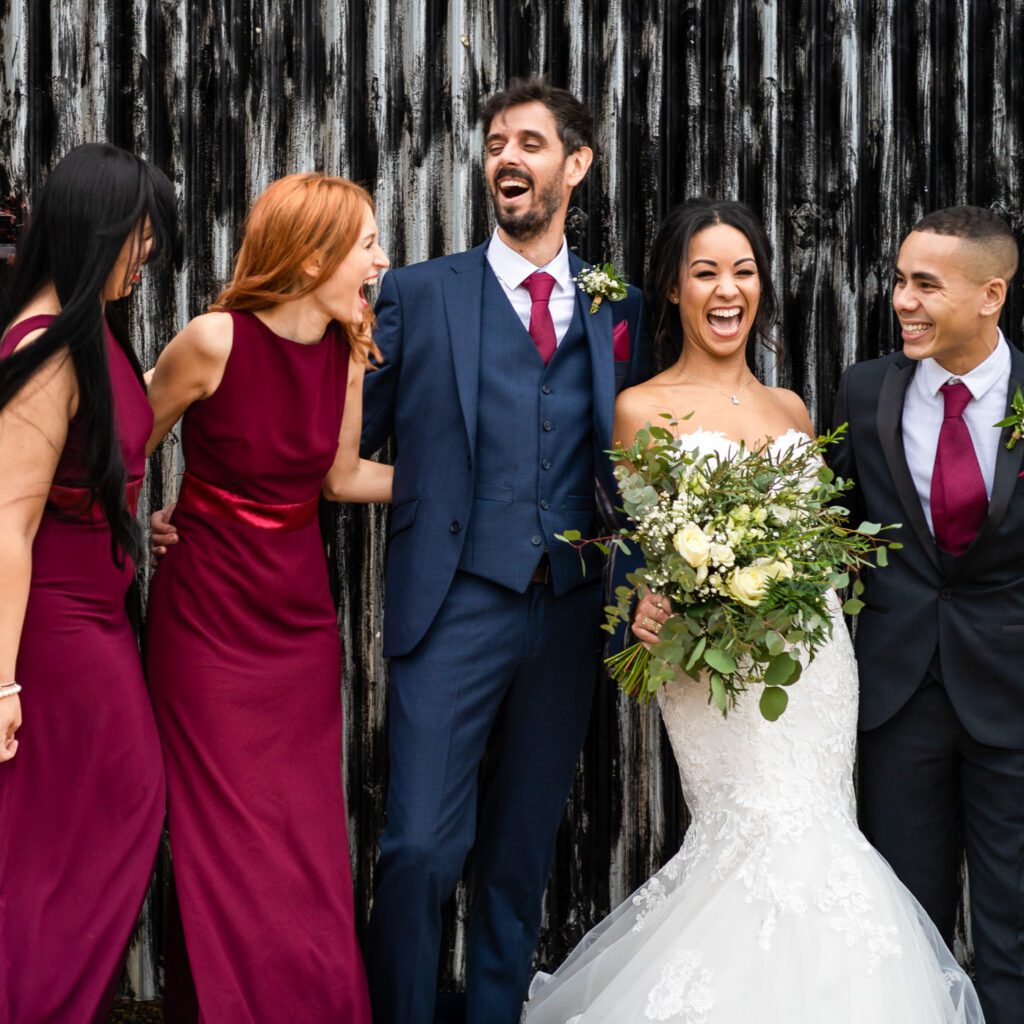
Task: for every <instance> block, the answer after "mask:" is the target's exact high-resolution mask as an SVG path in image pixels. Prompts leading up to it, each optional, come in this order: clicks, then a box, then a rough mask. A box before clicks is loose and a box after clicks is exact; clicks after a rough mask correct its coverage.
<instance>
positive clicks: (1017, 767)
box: [859, 676, 1024, 1024]
mask: <svg viewBox="0 0 1024 1024" xmlns="http://www.w3.org/2000/svg"><path fill="white" fill-rule="evenodd" d="M859 761H860V790H859V803H860V814H861V824H862V825H863V828H864V832H865V834H866V835H867V837H868V839H870V840H871V842H872V843H873V844H874V846H875V847H876V848H877V849H878V851H879V852H880V853H881V854H882V856H883V857H885V859H886V860H887V861H888V862H889V864H890V865H891V866H892V869H893V870H894V871H895V872H896V875H897V876H898V877H899V879H900V881H902V882H903V884H904V885H906V887H907V888H908V889H909V890H910V891H911V892H912V893H913V894H914V895H915V896H916V897H917V899H918V902H920V904H921V905H922V906H923V907H924V909H925V910H926V911H927V912H928V915H929V917H931V919H932V920H933V921H934V922H935V925H936V927H937V928H938V929H939V931H940V932H941V933H942V937H943V938H944V939H945V940H946V942H947V943H948V944H949V946H950V949H952V944H953V930H954V928H955V925H956V911H957V905H958V903H959V900H960V877H959V867H960V850H961V845H960V834H961V833H962V836H963V843H964V847H965V851H966V854H967V875H968V888H969V891H970V899H971V935H972V938H973V940H974V953H975V981H976V984H977V988H978V997H979V998H980V1000H981V1006H982V1009H983V1010H984V1012H985V1021H986V1024H1021V1022H1022V1021H1024V750H1003V749H1001V748H998V747H989V746H986V745H985V744H982V743H979V742H978V741H977V740H975V739H973V738H972V737H971V736H970V734H969V733H968V732H967V730H966V729H964V727H963V725H961V723H960V720H959V718H958V717H957V714H956V711H955V710H954V709H953V705H952V704H951V703H950V701H949V697H948V696H947V695H946V691H945V689H944V687H943V685H942V683H941V681H940V680H939V679H938V678H936V677H935V676H930V677H929V678H928V679H926V680H925V683H924V685H923V686H922V687H921V689H919V690H918V691H917V693H915V694H914V696H913V697H912V698H911V699H910V700H909V701H908V703H907V704H906V706H905V707H903V708H902V709H901V710H900V711H899V712H897V714H896V715H895V716H893V718H891V719H890V720H889V721H888V722H886V723H884V724H883V725H881V726H879V727H878V728H877V729H872V730H871V731H869V732H862V733H861V734H860V757H859Z"/></svg>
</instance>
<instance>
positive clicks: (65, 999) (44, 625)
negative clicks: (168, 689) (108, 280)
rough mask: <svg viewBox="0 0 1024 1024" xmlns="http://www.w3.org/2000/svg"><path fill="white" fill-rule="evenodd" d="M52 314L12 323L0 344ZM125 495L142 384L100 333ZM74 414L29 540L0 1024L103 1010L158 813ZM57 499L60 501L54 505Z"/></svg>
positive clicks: (138, 466) (138, 666) (156, 771)
mask: <svg viewBox="0 0 1024 1024" xmlns="http://www.w3.org/2000/svg"><path fill="white" fill-rule="evenodd" d="M52 319H53V317H49V316H46V317H43V316H38V317H30V318H28V319H26V320H23V321H22V322H21V323H19V324H16V325H15V326H14V327H12V328H11V330H10V331H8V332H7V334H6V336H5V337H4V339H3V342H2V344H0V358H2V357H5V356H7V355H9V354H10V353H11V352H12V351H13V350H14V348H15V347H16V346H17V345H18V343H19V342H20V341H21V339H22V338H24V337H25V335H27V334H29V333H31V332H32V331H35V330H39V329H40V328H41V327H45V326H46V325H47V324H48V323H49V322H50V321H51V320H52ZM107 357H108V360H109V364H110V382H111V386H112V388H113V393H114V408H115V417H116V427H117V433H118V438H119V440H120V443H121V452H122V455H123V458H124V462H125V467H126V469H127V471H128V477H129V493H130V494H132V495H137V494H138V489H139V487H140V485H141V483H142V477H143V474H144V473H145V468H146V459H145V445H146V439H147V438H148V437H149V433H150V430H151V429H152V425H153V414H152V412H151V410H150V408H149V403H148V402H147V401H146V394H145V391H144V390H143V387H142V385H141V384H140V383H139V380H138V378H137V377H136V376H135V372H134V371H133V369H132V367H131V364H130V363H129V361H128V359H127V357H126V356H125V354H124V352H123V351H122V350H121V348H120V346H119V345H118V344H117V342H116V341H115V340H114V338H113V336H112V335H111V334H110V333H109V331H108V332H107ZM84 441H85V438H84V436H83V434H82V430H81V427H80V424H79V420H78V417H76V418H75V419H73V420H72V421H71V424H70V426H69V430H68V437H67V442H66V443H65V446H64V451H63V453H62V455H61V458H60V462H59V464H58V467H57V472H56V475H55V477H54V485H53V488H52V490H51V492H50V500H49V501H48V502H47V506H46V510H45V512H44V513H43V518H42V521H41V523H40V524H39V531H38V532H37V534H36V537H35V542H34V544H33V547H32V589H31V592H30V594H29V600H28V610H27V614H26V616H25V625H24V628H23V629H22V633H21V643H20V645H19V648H18V664H17V679H18V682H19V683H21V685H22V686H23V688H24V689H23V692H22V694H21V703H22V710H23V714H24V725H23V726H22V728H21V729H20V730H19V731H18V739H19V741H20V742H19V746H18V753H17V756H16V757H15V758H14V759H13V760H12V761H9V762H7V763H5V764H2V765H0V1022H3V1024H58V1022H60V1024H69V1022H72V1021H74V1022H76V1024H78V1022H100V1021H102V1022H105V1021H106V1020H107V1016H108V1014H109V1010H110V1003H111V1001H112V999H113V995H114V989H115V986H116V984H117V981H118V977H119V973H120V970H121V965H122V958H123V956H124V950H125V946H126V945H127V943H128V940H129V937H130V936H131V932H132V928H133V926H134V924H135V920H136V917H137V916H138V913H139V908H140V906H141V904H142V900H143V897H144V896H145V893H146V889H147V886H148V885H149V880H150V873H151V871H152V868H153V860H154V857H155V855H156V848H157V843H158V842H159V839H160V830H161V828H162V825H163V818H164V778H163V766H162V763H161V758H160V746H159V739H158V737H157V731H156V726H155V723H154V721H153V712H152V709H151V707H150V703H149V698H148V696H147V694H146V687H145V683H144V681H143V678H142V663H141V659H140V657H139V651H138V646H137V644H136V640H135V635H134V633H133V632H132V628H131V625H130V624H129V621H128V617H127V615H126V613H125V595H126V593H127V590H128V587H129V584H130V583H131V581H132V576H133V572H134V565H133V564H132V562H131V560H130V559H126V560H125V564H124V565H123V566H122V567H121V568H118V566H117V565H116V564H115V563H114V561H113V559H112V557H111V551H110V529H109V527H108V526H107V522H106V519H105V518H104V517H103V514H102V512H101V511H100V510H99V509H98V508H96V507H92V508H87V507H85V506H86V504H87V502H88V495H87V492H85V491H83V490H82V484H83V483H84V479H83V476H84V470H83V462H82V449H83V445H84ZM62 509H63V510H64V511H61V510H62Z"/></svg>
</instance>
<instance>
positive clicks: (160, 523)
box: [149, 504, 178, 562]
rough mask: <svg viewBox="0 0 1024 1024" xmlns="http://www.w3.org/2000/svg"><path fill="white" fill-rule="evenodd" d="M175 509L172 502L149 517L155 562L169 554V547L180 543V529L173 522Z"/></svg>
mask: <svg viewBox="0 0 1024 1024" xmlns="http://www.w3.org/2000/svg"><path fill="white" fill-rule="evenodd" d="M173 511H174V505H173V504H171V505H168V506H167V507H166V508H161V509H157V511H156V512H154V513H153V514H152V515H151V516H150V517H149V528H150V530H152V537H151V538H150V550H151V551H152V553H153V561H154V562H159V561H160V559H161V558H162V557H163V556H164V555H165V554H167V549H168V547H170V546H171V545H172V544H177V543H178V531H177V530H176V529H175V528H174V525H173V524H172V523H171V513H172V512H173Z"/></svg>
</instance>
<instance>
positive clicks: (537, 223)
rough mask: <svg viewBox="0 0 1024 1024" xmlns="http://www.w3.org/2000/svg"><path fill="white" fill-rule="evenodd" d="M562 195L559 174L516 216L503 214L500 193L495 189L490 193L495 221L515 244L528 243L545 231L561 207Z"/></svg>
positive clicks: (560, 176)
mask: <svg viewBox="0 0 1024 1024" xmlns="http://www.w3.org/2000/svg"><path fill="white" fill-rule="evenodd" d="M563 195H564V188H563V184H562V175H561V174H559V175H558V176H557V177H555V178H553V179H552V180H551V181H550V182H549V183H548V184H547V186H546V187H545V188H544V190H543V191H541V192H537V193H536V198H535V200H534V202H533V203H531V204H530V208H529V209H528V210H524V211H523V212H522V213H516V214H513V213H504V214H503V213H502V210H501V193H500V192H499V191H498V190H497V188H496V187H495V189H494V190H493V191H492V192H491V203H492V204H493V205H494V217H495V220H497V222H498V226H499V227H500V228H501V229H502V231H504V232H505V234H506V235H508V236H509V238H514V239H515V240H516V241H517V242H528V241H530V239H531V238H537V237H538V236H539V235H542V234H544V232H545V231H547V229H548V227H549V225H550V224H551V220H552V218H553V217H554V216H555V214H556V213H557V212H558V209H559V207H560V206H561V205H562V199H563Z"/></svg>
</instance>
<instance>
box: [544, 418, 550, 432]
mask: <svg viewBox="0 0 1024 1024" xmlns="http://www.w3.org/2000/svg"><path fill="white" fill-rule="evenodd" d="M544 429H545V430H550V429H551V420H545V421H544Z"/></svg>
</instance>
